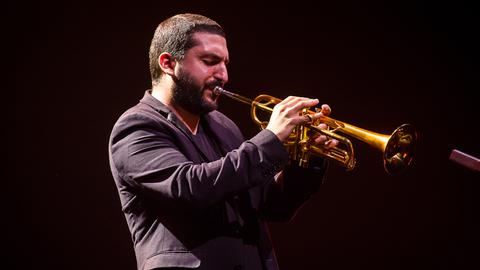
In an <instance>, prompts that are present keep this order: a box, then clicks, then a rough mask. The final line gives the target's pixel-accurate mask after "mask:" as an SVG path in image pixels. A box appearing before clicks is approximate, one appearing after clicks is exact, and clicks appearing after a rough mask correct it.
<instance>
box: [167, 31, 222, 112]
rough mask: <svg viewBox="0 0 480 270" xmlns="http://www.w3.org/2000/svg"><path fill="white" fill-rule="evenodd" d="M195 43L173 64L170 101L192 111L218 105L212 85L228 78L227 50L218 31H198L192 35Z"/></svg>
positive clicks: (204, 110) (210, 109) (208, 109)
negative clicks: (173, 73)
mask: <svg viewBox="0 0 480 270" xmlns="http://www.w3.org/2000/svg"><path fill="white" fill-rule="evenodd" d="M193 38H194V39H195V40H196V43H195V44H196V45H195V46H194V47H192V48H190V49H189V50H188V51H187V52H185V57H184V58H183V59H182V60H180V61H178V62H177V65H176V66H175V76H173V80H174V81H175V86H174V88H173V102H174V103H175V104H176V105H179V106H181V107H182V108H183V109H185V110H187V111H189V112H191V113H193V114H196V115H202V114H206V113H208V112H210V111H212V110H216V109H217V107H218V104H217V99H218V96H217V95H215V94H214V93H213V89H214V88H215V86H222V87H223V85H225V83H226V82H227V81H228V72H227V67H226V65H227V64H228V50H227V42H226V40H225V38H223V37H222V36H220V35H216V34H210V33H205V32H198V33H195V34H194V35H193Z"/></svg>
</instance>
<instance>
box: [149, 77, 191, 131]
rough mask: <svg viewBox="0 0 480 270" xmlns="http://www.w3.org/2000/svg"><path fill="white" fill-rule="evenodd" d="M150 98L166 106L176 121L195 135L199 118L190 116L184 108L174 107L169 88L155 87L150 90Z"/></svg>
mask: <svg viewBox="0 0 480 270" xmlns="http://www.w3.org/2000/svg"><path fill="white" fill-rule="evenodd" d="M152 96H153V97H154V98H156V99H158V100H159V101H160V102H162V103H163V104H164V105H165V106H167V107H168V108H169V109H170V110H171V111H172V112H173V113H175V115H176V116H177V117H178V119H180V121H182V122H183V124H185V126H186V127H187V128H188V129H189V130H190V132H192V134H193V135H195V134H197V130H198V123H199V121H200V116H198V115H196V114H192V113H191V112H189V111H187V110H185V109H184V108H182V107H180V106H177V105H175V104H174V103H173V99H172V93H171V91H170V90H169V88H165V87H162V86H161V85H156V86H154V87H153V89H152Z"/></svg>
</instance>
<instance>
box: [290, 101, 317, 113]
mask: <svg viewBox="0 0 480 270" xmlns="http://www.w3.org/2000/svg"><path fill="white" fill-rule="evenodd" d="M318 102H319V101H318V99H311V98H298V99H297V100H296V103H294V104H292V107H291V110H292V111H294V112H299V111H300V110H302V109H304V108H308V107H312V106H315V105H317V104H318Z"/></svg>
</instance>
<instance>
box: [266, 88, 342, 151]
mask: <svg viewBox="0 0 480 270" xmlns="http://www.w3.org/2000/svg"><path fill="white" fill-rule="evenodd" d="M317 104H318V99H310V98H305V97H295V96H289V97H287V98H286V99H284V100H282V101H281V102H280V103H278V104H277V105H276V106H275V107H274V108H273V112H272V115H271V117H270V121H269V122H268V125H267V129H269V130H270V131H272V132H273V133H275V135H277V137H278V139H280V141H282V142H284V141H285V140H286V139H287V138H288V136H289V134H290V133H291V132H292V130H293V128H295V126H297V125H303V124H307V123H310V122H312V123H314V122H315V121H316V120H318V119H319V118H320V117H321V116H328V115H330V113H331V111H332V110H331V109H330V106H328V105H327V104H323V105H322V110H321V111H320V112H318V113H315V114H311V115H308V116H307V115H301V114H300V112H301V111H302V110H303V109H304V108H308V107H312V106H315V105H317ZM318 127H319V128H321V129H328V126H327V125H326V124H323V123H321V124H319V125H318ZM311 139H312V142H313V143H314V144H315V145H321V146H323V147H327V148H332V147H335V146H337V145H338V141H337V140H333V139H329V138H327V137H326V136H325V135H321V134H318V133H317V134H314V135H313V136H312V138H311Z"/></svg>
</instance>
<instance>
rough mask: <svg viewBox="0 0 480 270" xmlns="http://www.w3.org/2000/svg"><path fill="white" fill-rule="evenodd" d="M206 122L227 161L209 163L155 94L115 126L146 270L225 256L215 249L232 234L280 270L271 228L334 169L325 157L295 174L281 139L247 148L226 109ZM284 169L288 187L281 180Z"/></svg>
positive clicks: (260, 140)
mask: <svg viewBox="0 0 480 270" xmlns="http://www.w3.org/2000/svg"><path fill="white" fill-rule="evenodd" d="M201 121H203V122H202V124H203V126H205V127H207V129H208V131H209V134H210V135H211V136H212V137H213V139H214V141H215V142H216V143H217V145H218V147H219V149H220V150H221V152H222V153H223V157H222V158H221V159H219V160H215V161H210V160H207V158H206V155H205V154H204V153H202V150H201V149H200V148H199V147H198V146H197V145H196V144H195V143H193V141H192V138H191V135H190V133H189V131H188V130H187V129H186V127H185V126H184V125H183V124H182V123H181V121H179V119H178V118H177V117H176V116H175V114H174V113H172V112H170V111H169V109H168V108H167V107H166V106H165V105H163V104H162V103H161V102H160V101H158V100H156V99H155V98H153V97H152V96H151V94H150V92H149V91H147V92H146V93H145V96H144V97H143V99H142V100H141V101H140V102H139V103H138V104H137V105H136V106H134V107H132V108H131V109H129V110H128V111H126V112H125V113H124V114H123V115H122V116H121V117H120V118H119V119H118V121H117V122H116V124H115V126H114V127H113V130H112V133H111V137H110V142H109V157H110V167H111V171H112V174H113V178H114V180H115V184H116V186H117V188H118V193H119V196H120V201H121V205H122V211H123V213H124V214H125V218H126V220H127V224H128V227H129V230H130V232H131V236H132V240H133V243H134V249H135V254H136V259H137V265H138V269H154V268H157V267H185V268H196V267H199V266H200V265H201V263H202V258H207V257H208V256H209V254H210V255H213V253H214V252H216V251H215V250H214V249H215V244H213V245H212V244H211V241H214V240H215V239H217V238H220V237H223V236H230V237H236V238H240V239H243V241H244V242H246V243H251V244H252V245H254V246H255V247H257V248H258V250H259V254H260V258H261V261H262V264H263V267H264V268H265V269H278V265H277V262H276V259H275V255H274V251H273V248H272V245H271V242H270V239H269V237H268V232H267V227H266V224H265V221H288V220H290V219H291V218H292V217H293V215H294V214H295V212H296V210H297V209H298V208H299V207H300V206H301V205H302V204H303V203H304V202H305V201H306V200H307V199H308V198H309V197H310V196H311V195H312V194H313V193H314V192H315V191H316V190H317V189H318V187H319V185H320V183H321V182H322V179H323V176H324V173H325V170H326V167H327V166H326V165H327V164H326V162H325V161H324V160H323V159H318V160H317V161H316V163H315V162H313V163H314V164H313V165H314V166H312V168H310V169H300V168H298V167H295V166H288V165H287V163H288V153H287V152H286V150H285V148H284V147H283V145H282V143H281V142H280V141H279V140H278V138H277V137H276V136H275V134H273V133H272V132H271V131H269V130H263V131H261V132H259V133H258V134H257V135H256V136H254V137H253V138H251V139H250V140H247V141H245V140H244V138H243V136H242V134H241V132H240V130H239V129H238V127H237V126H236V125H235V124H234V123H233V122H232V121H231V120H230V119H229V118H227V117H226V116H225V115H223V114H222V113H220V112H218V111H213V112H210V113H209V114H207V115H205V116H203V117H202V119H201ZM282 169H283V170H284V182H283V185H282V186H280V185H278V184H276V183H275V181H274V176H275V174H276V173H277V172H278V171H280V170H282ZM233 198H236V199H239V200H240V201H241V202H242V205H243V209H244V210H242V211H241V210H237V209H235V210H233V211H235V212H238V213H236V218H235V217H233V220H234V221H237V222H236V223H235V224H241V228H240V229H242V228H247V229H245V230H239V229H238V227H235V228H233V227H232V226H230V224H234V223H232V218H230V217H228V212H229V211H230V212H231V211H232V209H231V207H230V208H229V205H228V203H227V202H228V201H230V200H231V199H233ZM227 208H229V209H227ZM225 213H227V215H226V214H225ZM235 219H237V220H235ZM239 231H240V232H239ZM241 232H242V233H241ZM245 232H246V233H245Z"/></svg>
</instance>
